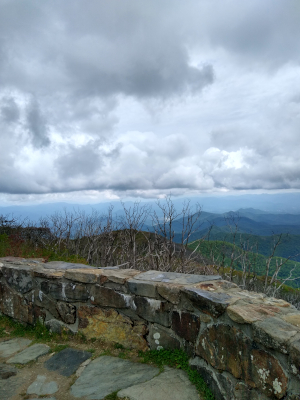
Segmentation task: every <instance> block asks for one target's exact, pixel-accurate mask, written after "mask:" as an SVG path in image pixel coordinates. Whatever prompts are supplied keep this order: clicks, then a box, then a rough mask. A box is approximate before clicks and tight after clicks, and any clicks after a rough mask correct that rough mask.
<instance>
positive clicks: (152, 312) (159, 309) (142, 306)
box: [134, 296, 171, 327]
mask: <svg viewBox="0 0 300 400" xmlns="http://www.w3.org/2000/svg"><path fill="white" fill-rule="evenodd" d="M134 303H135V305H136V313H137V314H138V315H139V316H140V317H142V318H144V319H146V320H148V321H150V322H156V323H157V324H160V325H164V326H166V327H169V326H170V325H171V317H170V304H169V303H167V302H166V301H160V300H155V299H149V298H147V297H141V296H137V297H136V298H135V299H134Z"/></svg>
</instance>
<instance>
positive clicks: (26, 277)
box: [1, 265, 33, 294]
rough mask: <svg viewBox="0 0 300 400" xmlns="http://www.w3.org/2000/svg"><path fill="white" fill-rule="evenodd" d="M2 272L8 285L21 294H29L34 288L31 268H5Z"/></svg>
mask: <svg viewBox="0 0 300 400" xmlns="http://www.w3.org/2000/svg"><path fill="white" fill-rule="evenodd" d="M1 271H2V274H3V276H4V278H5V279H6V281H7V283H8V284H9V285H10V286H11V287H13V288H14V289H16V290H17V291H18V292H19V293H22V294H23V293H26V292H29V291H30V290H31V289H32V288H33V279H32V269H31V268H30V267H29V266H26V265H24V266H22V268H18V267H14V266H12V265H11V266H7V267H5V266H4V267H2V268H1Z"/></svg>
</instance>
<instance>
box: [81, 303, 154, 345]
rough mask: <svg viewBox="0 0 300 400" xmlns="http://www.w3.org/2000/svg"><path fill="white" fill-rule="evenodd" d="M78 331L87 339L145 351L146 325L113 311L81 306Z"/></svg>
mask: <svg viewBox="0 0 300 400" xmlns="http://www.w3.org/2000/svg"><path fill="white" fill-rule="evenodd" d="M78 316H79V330H80V331H81V332H82V333H83V334H84V335H85V336H86V337H87V338H89V339H91V338H99V339H103V340H106V341H109V342H115V343H120V344H122V345H123V346H124V347H125V348H130V349H138V350H146V349H147V348H148V345H147V342H146V340H145V338H144V335H145V334H146V332H147V329H146V325H145V324H143V323H140V322H138V321H136V322H135V323H134V324H133V322H132V321H131V320H130V318H128V317H126V316H124V315H121V314H119V313H118V312H117V311H115V310H105V309H101V308H98V307H86V306H82V307H80V308H79V310H78Z"/></svg>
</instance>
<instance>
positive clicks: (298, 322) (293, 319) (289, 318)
mask: <svg viewBox="0 0 300 400" xmlns="http://www.w3.org/2000/svg"><path fill="white" fill-rule="evenodd" d="M281 318H282V319H283V320H284V321H285V322H288V323H289V324H292V325H294V326H296V327H297V328H298V329H299V330H300V313H297V314H296V313H295V314H288V315H284V316H282V317H281Z"/></svg>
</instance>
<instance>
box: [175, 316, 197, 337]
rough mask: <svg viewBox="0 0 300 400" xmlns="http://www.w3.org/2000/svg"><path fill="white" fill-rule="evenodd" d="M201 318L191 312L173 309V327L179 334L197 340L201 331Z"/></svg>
mask: <svg viewBox="0 0 300 400" xmlns="http://www.w3.org/2000/svg"><path fill="white" fill-rule="evenodd" d="M200 324H201V322H200V318H199V317H198V316H197V315H195V314H191V313H187V312H184V311H180V312H178V311H173V313H172V329H173V330H174V332H175V333H177V335H178V336H180V337H182V338H184V339H185V340H188V341H190V342H195V341H196V339H197V336H198V333H199V331H200Z"/></svg>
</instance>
